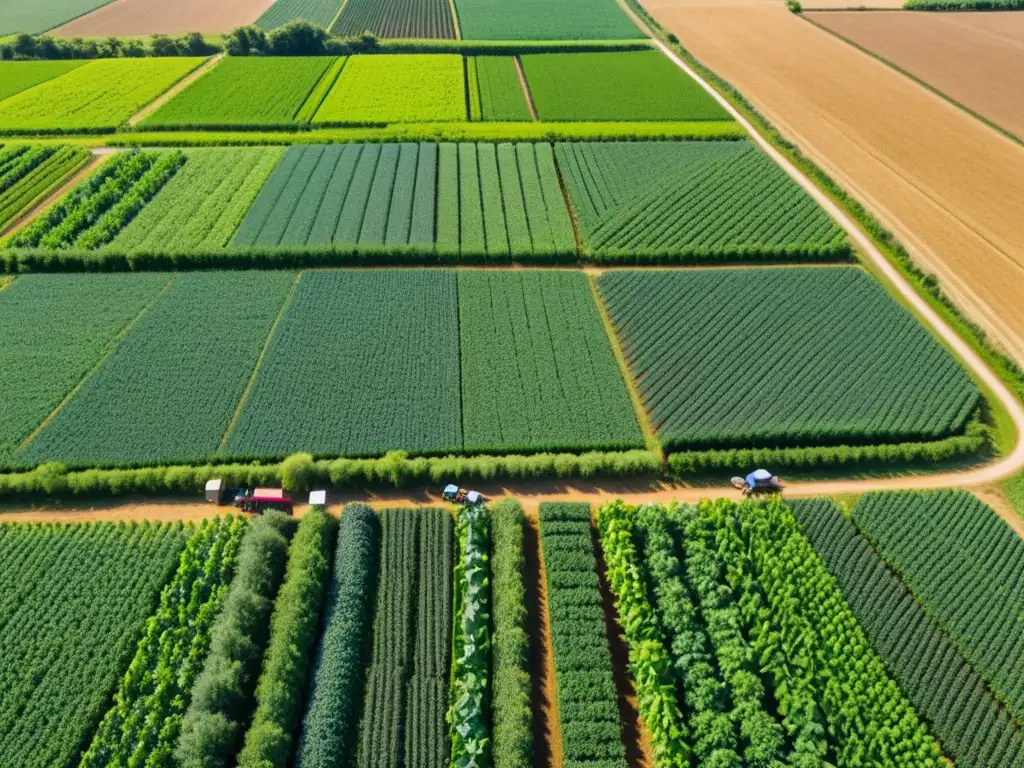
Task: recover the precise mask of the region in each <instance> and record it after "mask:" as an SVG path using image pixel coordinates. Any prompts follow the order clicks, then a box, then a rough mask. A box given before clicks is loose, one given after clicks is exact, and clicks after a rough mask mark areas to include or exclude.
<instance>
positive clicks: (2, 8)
mask: <svg viewBox="0 0 1024 768" xmlns="http://www.w3.org/2000/svg"><path fill="white" fill-rule="evenodd" d="M110 2H113V0H46V2H39V3H31V2H29V3H23V2H9V3H3V4H2V5H0V37H2V36H4V35H9V34H14V33H15V32H23V33H25V34H29V35H37V34H40V33H42V32H46V31H48V30H51V29H53V28H54V27H59V26H60V25H61V24H64V23H66V22H69V21H71V20H72V19H76V18H78V17H79V16H84V15H85V14H87V13H89V12H90V11H92V10H95V9H96V8H99V7H100V6H103V5H107V4H108V3H110Z"/></svg>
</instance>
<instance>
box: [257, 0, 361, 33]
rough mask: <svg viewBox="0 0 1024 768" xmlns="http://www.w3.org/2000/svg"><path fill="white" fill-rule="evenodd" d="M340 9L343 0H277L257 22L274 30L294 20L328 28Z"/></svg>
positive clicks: (258, 24)
mask: <svg viewBox="0 0 1024 768" xmlns="http://www.w3.org/2000/svg"><path fill="white" fill-rule="evenodd" d="M340 10H341V0H276V2H275V3H274V4H273V5H272V6H270V8H268V9H267V10H266V11H264V13H263V15H262V16H260V17H259V18H258V19H256V22H255V23H256V26H258V27H261V28H263V29H266V30H272V29H277V28H278V27H283V26H284V25H285V24H288V23H290V22H293V21H308V22H310V23H312V24H316V25H317V26H318V27H323V28H324V29H327V28H329V27H330V26H331V22H332V21H334V17H335V16H337V15H338V11H340Z"/></svg>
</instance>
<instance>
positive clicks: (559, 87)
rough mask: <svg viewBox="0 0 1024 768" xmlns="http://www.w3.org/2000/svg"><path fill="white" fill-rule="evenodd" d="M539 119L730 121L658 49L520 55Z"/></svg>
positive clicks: (695, 83)
mask: <svg viewBox="0 0 1024 768" xmlns="http://www.w3.org/2000/svg"><path fill="white" fill-rule="evenodd" d="M522 62H523V69H524V71H525V72H526V80H527V82H528V83H529V86H530V92H531V93H532V94H533V103H534V106H535V107H536V108H537V116H538V117H539V118H540V119H541V120H552V121H563V120H592V121H594V120H596V121H602V120H611V121H632V120H666V121H668V120H728V119H729V115H728V114H727V113H726V111H725V110H724V109H722V107H721V106H720V105H719V104H718V102H716V101H715V100H714V99H713V98H712V97H711V95H710V94H708V93H707V91H705V90H704V89H703V88H701V87H700V85H698V84H697V81H695V80H694V79H693V78H691V77H690V76H689V75H687V74H686V73H685V72H683V71H682V70H681V69H679V67H677V66H676V65H675V64H673V63H672V62H671V61H670V60H669V59H668V58H667V57H665V56H664V55H662V54H661V53H660V52H659V51H622V52H614V53H535V54H528V55H525V56H523V57H522Z"/></svg>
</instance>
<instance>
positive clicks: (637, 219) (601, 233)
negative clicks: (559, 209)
mask: <svg viewBox="0 0 1024 768" xmlns="http://www.w3.org/2000/svg"><path fill="white" fill-rule="evenodd" d="M556 155H557V158H558V164H559V167H560V168H561V170H562V174H563V177H564V179H565V183H566V187H567V190H568V193H569V199H570V200H571V201H572V206H573V210H574V212H575V214H576V217H577V219H578V221H579V223H580V230H581V237H582V241H583V248H584V251H587V252H593V253H608V254H621V255H622V257H623V258H624V259H625V260H627V261H628V259H629V257H630V256H635V255H637V254H650V255H652V256H654V257H656V258H657V257H665V256H668V257H671V256H678V255H686V254H692V253H694V252H706V251H709V250H711V249H718V250H719V251H730V252H743V251H747V252H754V251H761V252H771V251H778V250H780V249H786V248H802V249H805V250H806V251H808V252H812V253H820V252H823V251H828V250H829V249H830V248H834V247H835V246H836V245H838V244H840V243H842V242H843V239H844V236H843V232H842V230H841V229H840V228H839V225H838V224H836V223H835V222H834V221H833V220H832V219H831V218H830V217H829V216H828V215H827V214H826V213H825V212H824V211H823V210H822V209H821V208H820V207H819V206H818V204H817V203H815V202H814V200H813V199H812V198H811V197H810V195H808V194H807V193H806V192H804V191H803V190H802V189H800V187H798V186H797V185H796V183H794V182H793V180H792V179H790V178H789V177H788V176H787V175H786V173H785V172H784V171H783V170H782V169H781V168H779V167H778V166H777V165H776V164H775V163H773V162H772V161H771V160H770V159H769V158H768V157H766V156H765V155H764V154H763V153H761V152H760V151H759V150H758V149H757V148H756V147H754V146H753V145H752V144H749V143H747V142H643V143H639V142H638V143H628V142H608V143H595V142H589V143H572V144H569V143H564V144H558V145H557V147H556Z"/></svg>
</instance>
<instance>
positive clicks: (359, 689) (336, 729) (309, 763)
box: [295, 504, 380, 768]
mask: <svg viewBox="0 0 1024 768" xmlns="http://www.w3.org/2000/svg"><path fill="white" fill-rule="evenodd" d="M379 548H380V521H379V520H378V519H377V515H376V514H375V513H374V512H373V510H372V509H370V508H369V507H367V506H366V505H365V504H348V505H346V506H345V509H344V510H343V511H342V513H341V523H340V525H339V527H338V544H337V546H336V548H335V551H334V571H333V573H332V575H331V589H330V596H329V597H328V600H327V609H326V615H325V618H324V632H323V635H322V637H321V638H320V644H319V647H318V649H317V656H316V664H315V666H314V669H313V682H312V686H311V688H310V694H309V707H308V708H307V709H306V716H305V718H304V720H303V723H302V735H301V736H300V738H299V747H298V753H297V755H296V758H295V766H296V768H331V766H335V767H337V768H340V767H341V766H345V765H350V764H351V762H352V756H353V754H354V752H355V748H356V745H357V742H358V735H359V710H360V705H361V703H362V699H363V696H362V694H363V682H364V674H365V668H366V666H367V664H368V662H369V660H368V658H367V656H368V653H367V651H368V641H369V638H370V626H371V620H372V616H371V612H372V609H373V602H374V599H373V598H374V595H373V593H374V585H375V583H376V580H377V558H378V549H379Z"/></svg>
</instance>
